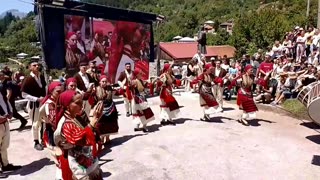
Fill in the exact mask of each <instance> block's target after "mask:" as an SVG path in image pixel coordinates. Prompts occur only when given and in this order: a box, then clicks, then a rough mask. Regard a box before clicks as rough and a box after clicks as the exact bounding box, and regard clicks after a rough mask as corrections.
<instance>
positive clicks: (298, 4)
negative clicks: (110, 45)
mask: <svg viewBox="0 0 320 180" xmlns="http://www.w3.org/2000/svg"><path fill="white" fill-rule="evenodd" d="M82 1H83V2H91V3H96V4H103V5H108V6H114V7H120V8H128V9H133V10H139V11H144V12H152V13H156V14H161V15H164V16H165V17H166V22H165V23H164V24H160V25H159V26H158V27H156V28H155V40H156V42H159V41H162V42H163V41H171V40H172V38H173V37H174V36H177V35H180V36H189V37H193V35H194V34H196V33H197V31H198V29H199V28H198V27H199V26H200V25H201V24H203V23H204V22H205V21H207V20H212V21H214V22H216V23H215V25H214V26H215V27H216V29H217V33H216V35H211V34H210V35H208V44H209V45H221V44H230V45H233V46H235V47H236V48H237V50H238V55H239V54H241V53H248V52H249V51H254V49H257V48H266V47H268V46H270V45H271V44H272V43H273V42H274V41H275V40H282V38H283V36H284V34H285V32H287V31H290V30H291V29H292V28H293V27H294V26H297V25H299V26H306V25H309V26H310V25H311V26H315V24H316V21H317V20H316V17H317V0H311V6H310V7H311V8H310V16H309V18H306V16H305V14H306V5H307V3H306V1H305V0H219V1H217V0H176V1H170V0H158V1H153V0H82ZM230 19H233V20H234V23H235V26H234V27H233V33H232V35H231V36H230V35H228V34H227V33H226V32H224V31H223V30H220V29H219V23H221V22H224V21H227V20H230Z"/></svg>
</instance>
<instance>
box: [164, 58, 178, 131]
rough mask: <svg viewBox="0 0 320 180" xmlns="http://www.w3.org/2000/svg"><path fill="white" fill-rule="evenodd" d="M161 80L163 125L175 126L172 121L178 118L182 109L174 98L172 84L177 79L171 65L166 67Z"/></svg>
mask: <svg viewBox="0 0 320 180" xmlns="http://www.w3.org/2000/svg"><path fill="white" fill-rule="evenodd" d="M160 79H161V81H162V86H161V90H160V100H161V104H160V108H161V110H160V117H161V119H162V120H161V125H168V124H171V125H175V122H173V121H172V119H173V118H176V117H177V115H178V113H179V112H180V107H179V104H178V102H177V101H176V99H175V98H174V97H173V96H172V84H173V83H174V80H175V79H174V77H173V74H172V70H171V66H170V64H165V65H164V67H163V70H162V74H161V76H160Z"/></svg>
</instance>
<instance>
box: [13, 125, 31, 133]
mask: <svg viewBox="0 0 320 180" xmlns="http://www.w3.org/2000/svg"><path fill="white" fill-rule="evenodd" d="M31 128H32V126H31V125H28V126H25V127H24V128H23V129H19V128H15V129H10V131H19V132H22V131H26V130H30V129H31Z"/></svg>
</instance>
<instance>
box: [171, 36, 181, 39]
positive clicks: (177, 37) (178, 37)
mask: <svg viewBox="0 0 320 180" xmlns="http://www.w3.org/2000/svg"><path fill="white" fill-rule="evenodd" d="M180 39H182V36H176V37H174V38H173V40H180Z"/></svg>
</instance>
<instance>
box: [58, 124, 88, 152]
mask: <svg viewBox="0 0 320 180" xmlns="http://www.w3.org/2000/svg"><path fill="white" fill-rule="evenodd" d="M62 133H63V134H64V136H65V138H66V140H67V141H68V143H70V144H73V145H79V146H87V145H91V144H92V142H91V140H92V138H93V139H94V134H93V132H92V130H91V129H90V128H89V127H85V128H84V129H81V128H80V127H78V126H77V125H75V124H74V123H71V122H65V123H64V125H63V128H62ZM92 136H93V137H92Z"/></svg>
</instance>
